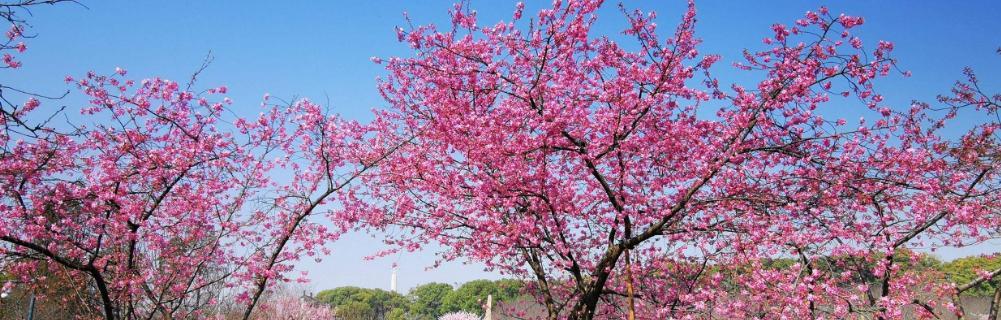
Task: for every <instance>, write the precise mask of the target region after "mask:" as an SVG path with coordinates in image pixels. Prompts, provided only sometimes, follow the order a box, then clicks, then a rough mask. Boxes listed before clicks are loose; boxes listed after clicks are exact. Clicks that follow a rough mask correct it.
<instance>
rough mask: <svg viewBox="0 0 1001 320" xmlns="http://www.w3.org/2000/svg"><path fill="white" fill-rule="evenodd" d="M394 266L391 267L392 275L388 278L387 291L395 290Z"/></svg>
mask: <svg viewBox="0 0 1001 320" xmlns="http://www.w3.org/2000/svg"><path fill="white" fill-rule="evenodd" d="M396 269H397V268H396V267H393V275H392V276H390V278H389V291H390V292H396Z"/></svg>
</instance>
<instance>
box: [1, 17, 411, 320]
mask: <svg viewBox="0 0 1001 320" xmlns="http://www.w3.org/2000/svg"><path fill="white" fill-rule="evenodd" d="M8 20H9V21H12V22H14V26H13V27H12V28H11V31H10V32H9V34H8V38H9V39H10V40H11V41H14V40H16V39H18V38H19V37H21V36H22V35H23V34H24V31H23V30H24V29H23V27H22V26H21V25H20V24H17V23H16V22H17V21H18V20H14V19H13V18H8ZM24 47H25V46H24V45H23V44H18V45H13V46H11V45H5V46H4V47H3V48H2V49H3V50H16V51H23V50H24V49H23V48H24ZM6 60H10V61H11V62H8V66H10V67H11V68H15V67H17V66H19V62H16V60H13V59H12V58H11V59H6ZM207 65H208V61H206V64H205V65H203V66H202V68H200V69H199V70H198V71H197V72H195V74H194V75H193V76H192V77H191V79H190V81H188V82H187V83H179V82H176V81H171V80H167V79H161V78H150V79H145V80H139V81H136V80H132V79H130V78H128V77H127V71H126V70H124V69H121V68H118V69H116V70H115V72H114V73H112V74H109V75H102V74H98V73H93V72H92V73H88V74H87V75H86V76H84V77H82V78H80V79H75V78H73V77H67V78H66V82H67V83H69V84H71V85H73V86H75V87H76V89H77V90H78V91H79V92H81V93H83V94H84V95H85V96H86V97H87V98H88V101H87V103H86V105H85V106H82V107H80V108H79V109H72V108H69V110H66V111H65V112H66V113H67V114H69V113H76V112H79V115H73V116H72V118H73V119H74V120H72V121H69V120H68V121H66V123H55V122H54V121H52V119H54V117H53V115H54V114H55V115H59V114H60V113H61V112H63V110H62V109H55V108H53V107H51V106H47V105H46V104H44V103H43V102H41V100H39V99H38V98H37V96H34V95H29V94H27V93H26V92H23V91H17V93H20V94H22V95H29V97H28V98H26V101H25V102H23V103H21V104H15V103H10V102H8V101H7V100H6V99H5V102H6V103H5V104H4V105H3V108H2V111H3V112H2V114H0V126H2V128H3V130H2V133H0V181H2V183H0V194H2V196H0V243H2V245H0V257H2V259H3V260H2V269H3V272H4V273H5V274H7V275H9V276H12V277H15V278H16V279H17V280H18V281H19V282H20V283H22V284H23V285H26V286H43V285H44V283H45V282H44V281H43V280H44V279H41V278H40V277H37V274H36V271H37V270H40V268H43V267H44V268H45V270H49V272H56V273H59V274H60V275H62V276H63V277H66V278H67V279H72V282H73V283H74V284H75V285H77V286H79V287H81V288H83V290H84V291H87V292H90V293H91V298H90V300H89V303H90V305H91V306H92V308H93V309H94V312H93V314H94V315H98V314H100V315H103V316H104V317H105V318H106V319H120V318H124V319H137V318H147V319H148V318H151V317H163V318H201V317H206V316H208V314H206V312H207V310H209V309H210V308H209V307H210V306H211V305H213V304H215V303H216V302H217V301H218V300H219V299H220V297H221V295H223V294H227V293H235V294H237V295H238V296H237V298H238V299H239V301H242V302H245V303H246V307H245V309H244V312H243V313H244V318H245V319H246V318H250V317H251V315H252V313H253V311H254V310H255V307H256V305H257V302H258V300H259V298H260V296H261V295H262V294H263V293H264V292H265V291H267V290H268V289H269V288H271V287H272V286H274V285H275V284H279V283H281V282H286V281H289V280H290V279H289V272H290V271H291V270H292V267H293V265H294V262H295V261H297V260H299V259H301V258H303V257H304V256H312V257H314V258H315V259H319V255H318V254H319V253H325V252H326V250H327V249H326V248H325V247H324V245H325V244H326V243H327V242H328V241H330V240H334V239H336V238H337V235H338V234H339V233H340V232H342V231H344V230H346V229H347V228H348V227H349V225H350V223H351V222H352V221H349V220H337V221H335V222H333V223H329V224H321V223H319V221H318V219H317V218H314V217H316V216H321V215H324V214H333V213H334V212H338V213H341V212H343V211H350V210H352V208H350V207H345V206H341V205H336V203H337V202H338V201H339V200H340V198H350V197H351V195H350V193H351V191H350V189H351V188H353V186H354V185H353V184H352V181H354V180H356V178H357V177H358V176H360V175H362V174H363V173H364V172H366V171H367V170H368V169H369V168H371V167H372V166H374V165H376V164H377V163H378V162H379V161H380V160H381V159H383V158H384V156H383V154H384V153H386V152H390V151H391V150H393V143H391V142H386V141H385V140H382V139H381V138H380V137H377V136H374V135H372V134H370V132H373V130H374V128H377V127H378V126H381V125H385V123H384V122H378V121H376V122H373V123H372V124H370V125H363V124H360V123H356V122H352V121H346V120H342V119H339V118H338V117H336V116H334V115H329V114H328V113H327V112H326V110H325V109H324V108H323V107H320V106H319V105H317V104H314V103H312V102H310V101H309V100H298V101H294V102H291V103H280V104H276V103H272V102H269V99H267V98H266V99H265V102H264V103H263V105H262V111H263V112H261V115H260V116H259V117H257V118H256V119H245V118H240V117H237V116H234V114H235V112H234V110H232V109H230V105H231V104H232V101H230V99H229V98H226V97H225V94H226V93H227V91H228V89H227V88H226V87H225V86H221V87H214V88H209V89H204V90H199V89H196V79H197V76H198V74H199V73H200V72H202V71H203V70H204V69H205V67H207ZM4 88H5V89H7V88H9V87H6V86H5V87H4ZM66 118H67V119H69V118H71V117H66ZM397 144H398V142H397ZM345 216H354V215H348V214H345ZM341 222H343V223H341ZM7 285H10V282H8V283H7ZM81 316H86V315H81Z"/></svg>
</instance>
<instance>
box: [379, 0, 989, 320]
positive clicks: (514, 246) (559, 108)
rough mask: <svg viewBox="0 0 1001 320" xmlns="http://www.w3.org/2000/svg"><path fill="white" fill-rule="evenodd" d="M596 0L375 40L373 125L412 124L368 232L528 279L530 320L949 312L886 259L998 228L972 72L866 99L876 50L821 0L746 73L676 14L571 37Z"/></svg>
mask: <svg viewBox="0 0 1001 320" xmlns="http://www.w3.org/2000/svg"><path fill="white" fill-rule="evenodd" d="M601 5H602V1H586V0H581V1H554V3H553V6H552V7H551V8H547V9H544V10H541V11H539V12H538V13H537V14H536V15H534V16H533V17H532V18H529V19H527V21H526V19H525V18H523V7H524V6H523V5H521V4H519V5H517V7H516V9H515V11H514V14H513V17H512V19H511V20H510V21H509V22H505V21H502V22H498V23H495V24H488V25H484V24H481V23H480V21H478V19H477V14H476V11H473V10H471V9H470V8H468V6H466V5H465V4H459V5H456V6H455V8H454V9H453V10H452V11H451V17H452V23H451V25H450V26H448V27H447V28H439V27H438V26H435V25H418V26H411V27H410V28H408V29H402V28H401V29H399V30H398V35H399V40H400V41H401V42H404V43H406V44H407V45H409V46H410V48H411V49H412V50H413V54H412V56H409V57H394V58H389V59H385V60H384V59H381V58H373V61H374V62H376V63H385V64H386V69H387V70H388V72H389V74H388V75H387V76H386V77H385V79H383V80H382V82H381V84H380V90H381V92H382V94H383V96H384V97H385V99H386V100H387V101H388V102H389V103H390V105H391V108H392V111H391V112H390V115H388V116H387V117H388V118H394V119H395V121H396V122H397V123H398V124H399V125H398V126H396V127H394V128H393V129H394V130H395V131H394V132H391V133H386V134H395V135H397V136H398V137H412V139H410V140H409V141H410V143H407V144H405V145H404V146H402V147H401V148H400V149H399V150H398V151H397V152H396V153H393V154H392V155H390V160H391V161H387V162H386V163H385V165H384V166H381V167H380V168H379V169H378V171H379V172H380V173H379V174H377V175H372V176H371V177H368V179H367V180H366V182H367V183H368V184H369V185H370V189H371V190H370V191H371V192H372V193H371V194H369V195H368V196H369V197H370V199H373V200H371V201H372V203H373V204H374V205H378V206H381V207H383V208H384V209H385V214H384V215H382V216H370V217H367V219H368V220H367V221H368V223H370V224H372V225H374V226H383V227H386V228H389V227H392V228H404V229H406V230H410V231H412V232H402V233H397V234H400V236H398V237H394V238H392V239H389V240H387V242H388V243H389V244H391V245H394V246H396V247H397V248H399V249H404V250H413V249H415V248H419V247H422V246H424V245H426V244H428V243H436V244H440V245H444V246H445V247H447V248H448V249H447V251H444V252H442V259H444V260H454V259H460V258H464V259H471V260H475V261H481V262H484V263H486V264H487V266H488V267H490V268H495V269H499V270H501V271H502V272H505V273H508V274H513V275H518V276H522V277H526V278H529V279H533V280H535V281H534V288H533V289H534V292H535V293H536V294H537V297H538V298H539V301H540V302H541V303H543V304H544V305H545V306H546V308H547V313H548V316H547V317H548V318H550V319H556V318H570V319H591V318H595V317H600V318H627V317H628V318H634V317H636V318H644V319H647V318H649V319H654V318H658V319H660V318H665V317H670V318H751V317H768V318H782V317H791V318H808V317H810V318H816V317H823V318H844V317H873V316H874V317H879V318H900V317H902V314H903V312H904V311H905V310H910V309H907V308H911V309H916V310H917V311H916V312H918V313H921V312H924V313H922V316H927V317H931V316H933V314H932V313H935V312H938V313H941V312H949V313H956V314H962V310H958V309H957V307H956V306H955V304H950V303H949V302H948V301H947V299H948V297H950V296H951V295H952V294H953V293H954V292H955V290H956V287H955V286H952V285H948V284H944V283H941V282H935V281H930V280H929V279H930V277H927V276H925V275H923V274H920V273H918V272H913V271H907V270H905V269H902V268H900V264H901V262H900V261H899V260H900V259H899V257H900V256H901V255H902V254H903V252H906V251H907V250H906V249H908V248H912V247H921V246H964V245H969V244H974V243H978V242H982V241H984V240H987V239H990V238H992V237H996V236H997V234H998V231H999V222H998V221H1001V219H999V218H1001V217H999V216H998V211H997V210H996V208H997V206H996V205H997V203H998V202H997V201H998V195H999V194H998V192H997V188H998V186H999V185H998V182H999V181H998V177H997V164H996V161H994V160H995V159H996V155H997V153H996V150H997V149H996V145H997V136H996V134H995V130H996V129H997V127H998V123H999V122H998V121H996V120H995V119H996V117H997V106H998V102H999V101H1001V99H999V96H998V95H989V94H987V93H984V92H983V91H981V90H980V88H979V86H978V85H977V81H976V78H975V77H973V76H972V72H968V74H969V77H968V79H967V80H966V81H964V82H960V83H958V84H957V85H956V88H955V89H954V90H953V92H952V94H951V95H948V96H944V97H942V98H941V99H940V101H939V102H938V103H937V104H936V105H943V106H944V107H934V106H932V105H930V104H924V103H914V104H913V105H912V106H909V108H908V107H903V108H901V107H899V106H889V105H887V104H886V103H884V102H883V100H884V97H883V96H882V95H880V94H879V93H878V92H877V91H876V88H875V86H874V81H875V80H876V79H877V78H880V77H884V76H887V75H889V74H891V73H897V72H898V70H897V69H896V67H895V61H894V59H893V58H892V57H891V56H890V53H891V51H892V50H893V44H892V43H890V42H886V41H879V42H878V43H875V48H874V49H871V50H868V49H866V47H867V45H866V42H864V41H862V40H861V39H859V38H857V37H856V36H854V35H853V33H852V31H853V30H854V29H855V28H858V27H859V26H860V25H862V24H863V22H864V20H863V19H862V18H860V17H853V16H848V15H833V14H831V13H829V12H828V10H827V9H825V8H821V9H820V10H818V11H815V12H808V13H806V15H805V16H804V17H803V18H801V19H799V20H796V21H795V23H793V24H791V25H784V24H775V25H773V27H772V34H771V35H770V36H769V37H768V38H766V39H765V40H764V44H765V46H766V47H767V48H766V49H764V50H762V51H757V52H755V51H747V52H745V54H744V57H743V60H744V61H743V62H741V63H738V64H736V66H735V67H736V68H738V69H741V70H745V71H746V72H751V73H755V74H757V75H759V77H760V78H761V79H762V80H761V81H759V82H757V83H748V84H739V83H732V84H725V82H724V83H721V82H722V80H721V79H717V78H715V77H713V76H712V74H711V73H710V72H709V71H710V67H711V66H713V64H714V63H715V62H717V61H718V60H719V59H720V56H718V55H713V54H702V53H701V52H700V51H699V49H698V47H699V43H700V40H699V39H698V38H697V37H696V36H695V24H696V10H695V6H694V5H693V4H689V7H688V9H687V11H685V13H684V14H683V16H682V18H681V21H680V23H678V25H677V27H676V28H674V29H673V30H670V32H668V34H667V36H663V35H662V32H661V31H660V30H661V29H659V28H658V26H657V25H656V23H654V20H655V19H656V15H655V14H653V13H643V12H639V11H629V10H627V9H625V8H623V9H622V11H623V14H624V15H625V17H626V19H627V20H628V22H629V28H627V29H626V30H625V31H624V32H623V34H624V35H625V36H626V37H627V38H632V39H634V40H635V41H630V43H629V45H625V44H623V43H620V42H619V41H617V40H614V38H613V37H610V36H603V35H596V34H593V32H592V30H591V28H592V26H593V25H594V23H595V22H596V21H597V19H598V16H597V14H596V10H597V9H598V8H599V7H600V6H601ZM633 44H635V45H633ZM633 47H634V48H636V49H628V48H633ZM902 73H903V74H904V75H906V73H905V72H902ZM960 113H967V114H974V115H975V116H974V117H977V119H983V120H980V121H979V122H978V121H970V122H966V121H955V120H954V118H955V117H956V116H957V114H960ZM844 114H854V115H856V116H861V117H860V118H859V119H858V120H857V121H854V120H852V121H851V122H849V121H848V120H844V119H840V118H839V117H838V116H839V115H840V116H843V115H844ZM983 115H986V116H983ZM946 128H948V130H949V131H951V132H960V133H959V134H955V133H953V134H950V133H947V132H946V131H947V130H946ZM397 139H400V138H397ZM912 256H913V257H917V256H919V255H912ZM778 258H794V259H796V261H797V263H795V264H793V265H791V266H788V267H786V268H770V267H768V266H767V263H768V261H770V260H774V259H778ZM914 259H917V258H914ZM993 276H996V273H991V272H989V271H988V272H986V273H985V274H984V277H985V278H989V277H993ZM960 289H962V288H960ZM942 298H945V299H946V300H943V299H942ZM935 316H937V315H935Z"/></svg>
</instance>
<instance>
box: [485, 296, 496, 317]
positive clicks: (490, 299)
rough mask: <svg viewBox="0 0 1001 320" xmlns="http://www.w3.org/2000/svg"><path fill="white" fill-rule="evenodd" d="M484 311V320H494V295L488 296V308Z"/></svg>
mask: <svg viewBox="0 0 1001 320" xmlns="http://www.w3.org/2000/svg"><path fill="white" fill-rule="evenodd" d="M484 309H486V310H483V320H493V318H494V310H493V309H494V295H492V294H488V295H487V307H486V308H484Z"/></svg>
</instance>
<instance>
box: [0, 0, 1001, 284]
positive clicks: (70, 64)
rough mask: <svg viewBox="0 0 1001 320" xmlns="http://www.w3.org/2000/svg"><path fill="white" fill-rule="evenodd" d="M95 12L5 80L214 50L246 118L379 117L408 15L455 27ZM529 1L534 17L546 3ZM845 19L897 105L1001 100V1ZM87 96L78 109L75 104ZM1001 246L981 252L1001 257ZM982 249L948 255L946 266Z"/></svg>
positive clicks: (315, 272) (337, 278) (611, 6)
mask: <svg viewBox="0 0 1001 320" xmlns="http://www.w3.org/2000/svg"><path fill="white" fill-rule="evenodd" d="M81 2H83V3H84V4H85V5H86V6H87V7H88V8H83V7H80V6H76V5H72V4H68V5H61V6H56V7H43V8H38V9H35V10H34V11H33V13H34V15H35V16H34V17H32V18H31V23H32V24H33V25H34V29H33V30H34V31H35V32H36V33H38V34H39V37H38V38H36V39H32V40H30V42H29V43H28V47H29V52H28V53H27V54H26V56H25V57H24V59H23V61H24V67H23V69H22V70H20V71H17V72H4V73H3V74H2V75H0V81H4V82H5V83H9V82H12V81H16V82H15V83H17V84H19V85H20V86H21V87H23V88H25V89H32V90H35V91H40V92H43V93H56V92H61V91H62V90H65V89H66V86H65V85H64V84H63V82H62V79H63V77H64V76H66V75H75V76H79V75H82V74H84V73H85V72H87V71H88V70H98V71H101V72H105V73H110V72H111V71H112V70H114V68H115V67H116V66H121V67H124V68H126V69H128V70H129V72H130V76H132V77H149V76H153V75H158V76H163V77H166V78H172V79H178V80H181V79H186V78H187V77H188V76H189V75H190V73H191V72H192V71H194V70H195V69H196V68H197V67H198V65H199V64H200V62H201V60H202V58H203V57H204V56H205V55H206V54H207V53H208V52H209V51H211V52H212V53H213V56H214V57H215V62H214V63H213V64H212V65H211V67H210V68H209V69H208V70H207V71H206V73H204V76H203V77H202V78H201V84H202V85H203V86H206V87H207V86H215V85H219V84H225V85H228V86H229V88H230V97H232V98H233V100H234V101H235V102H236V106H235V107H234V109H238V110H240V111H241V112H245V113H244V114H254V113H256V112H258V111H259V109H258V104H259V101H260V97H261V96H262V95H263V94H264V93H270V94H271V95H272V96H276V97H280V98H285V99H292V98H294V97H310V98H312V99H313V100H315V101H319V102H323V101H327V99H328V97H329V101H330V105H331V108H332V110H334V111H336V112H339V113H341V114H342V115H344V116H345V117H347V118H354V119H359V120H366V119H369V118H370V116H369V110H370V109H371V108H378V107H381V106H382V105H383V102H382V101H381V99H380V97H379V96H378V93H377V91H376V89H375V78H376V77H377V76H379V75H381V74H383V70H382V68H381V67H380V66H378V65H375V64H372V63H370V62H369V60H368V59H369V57H371V56H382V57H386V56H393V55H406V54H407V51H406V47H405V46H403V45H401V44H399V43H397V42H396V36H395V33H394V31H393V28H394V27H395V26H397V25H400V24H403V23H404V21H403V18H402V15H401V13H402V12H404V11H407V12H409V13H410V16H411V17H412V18H413V20H414V21H415V22H416V23H427V22H434V23H439V24H441V23H444V22H447V21H448V18H447V10H448V8H449V7H450V6H451V3H450V2H445V1H419V2H417V1H415V2H402V1H353V2H346V3H336V4H335V3H334V2H333V1H322V2H321V1H314V2H306V1H290V2H288V3H283V2H281V1H225V2H224V1H173V2H167V1H156V2H154V1H104V0H101V1H96V0H95V1H88V0H81ZM548 2H549V1H545V2H528V8H527V10H526V15H527V13H528V12H530V11H532V10H534V9H536V8H539V7H540V6H541V5H545V3H548ZM825 3H826V5H827V6H828V7H829V8H830V9H831V11H832V12H834V13H838V12H846V13H848V14H852V15H861V16H864V17H865V18H866V23H865V25H864V26H863V27H862V29H861V31H860V35H862V36H863V38H864V39H865V40H867V42H868V43H872V42H874V41H876V40H879V39H886V40H891V41H894V42H895V43H896V48H897V49H896V51H895V52H896V56H897V57H898V58H899V59H900V63H901V67H902V68H903V69H907V70H911V71H912V72H913V77H911V78H908V79H901V78H894V79H890V80H888V81H883V82H881V83H880V86H879V89H880V90H881V91H882V92H883V93H884V94H885V95H886V96H887V101H888V102H889V103H890V104H893V105H894V106H896V107H906V106H907V105H908V104H909V102H910V101H911V100H912V99H918V100H925V101H932V100H933V98H934V96H935V94H937V93H940V92H944V91H946V90H948V87H949V85H950V84H951V83H952V81H953V80H955V79H958V78H959V77H960V76H961V74H960V71H961V70H962V68H963V67H964V66H972V67H974V68H975V69H977V70H979V72H980V74H981V78H982V80H984V82H985V85H986V87H987V88H995V89H996V91H1001V85H999V83H1001V74H999V73H998V71H1001V56H999V55H998V54H997V53H996V52H995V50H997V48H998V47H1001V19H998V17H999V16H1001V2H999V1H939V2H931V1H849V2H841V1H828V2H825ZM616 4H617V2H609V3H606V5H605V8H604V9H603V15H602V21H601V22H600V24H599V25H598V28H597V30H594V31H595V33H601V34H617V33H618V32H619V31H620V30H622V29H623V26H624V23H623V19H622V17H621V15H620V14H619V12H618V10H617V8H616ZM819 5H820V3H816V4H814V3H807V2H805V1H776V2H767V3H766V2H758V1H714V2H710V1H702V2H699V3H698V8H699V9H698V10H699V18H698V19H699V24H698V34H699V36H700V37H701V38H703V39H704V40H705V44H704V46H703V47H702V50H703V52H709V53H718V54H721V55H723V57H724V61H726V62H732V61H734V60H733V59H738V58H739V57H740V52H741V50H742V48H745V47H757V46H759V45H760V43H761V38H763V37H765V36H768V34H769V26H770V25H771V24H772V23H775V22H783V23H790V22H791V21H793V20H794V19H797V18H799V17H801V16H802V14H803V13H804V12H805V11H807V10H815V9H816V8H817V7H818V6H819ZM627 6H628V7H631V8H640V9H644V10H650V9H653V10H656V11H658V14H659V17H660V20H659V21H658V24H659V25H660V26H662V28H673V24H674V23H675V22H676V21H677V19H678V17H679V16H680V15H681V10H682V9H683V7H684V4H683V2H682V1H648V2H629V3H627ZM473 7H474V8H475V9H477V10H478V11H479V12H480V16H481V18H482V20H481V21H484V22H489V23H492V22H494V21H497V20H498V19H509V17H510V14H511V10H512V8H513V7H514V2H506V1H485V0H477V1H473ZM731 70H732V68H730V67H728V65H726V64H719V65H718V67H716V68H715V70H714V71H715V74H716V75H717V76H719V77H720V78H721V81H723V82H724V83H726V82H727V81H728V80H730V81H732V80H731V79H746V76H742V75H740V74H738V73H735V72H733V71H731ZM75 101H79V100H77V99H76V98H70V99H67V100H66V103H68V104H71V105H72V103H74V102H75ZM994 245H995V246H994V247H993V248H991V247H987V248H986V249H985V248H983V247H982V248H980V249H975V250H974V251H977V250H992V251H996V250H997V248H998V247H997V246H999V244H997V243H995V244H994ZM332 248H333V249H334V254H333V255H332V256H330V257H327V258H326V259H325V260H324V261H323V262H322V263H319V264H316V263H312V262H305V263H303V268H304V269H306V270H308V271H309V272H310V277H311V278H312V279H313V284H312V286H313V287H314V288H316V289H323V288H330V287H334V286H341V285H357V286H363V287H381V288H386V287H388V285H389V274H390V265H391V264H392V263H393V262H394V261H396V260H397V259H398V261H399V262H400V265H401V270H400V287H401V288H402V289H404V290H406V289H407V288H409V287H412V286H414V285H417V284H420V283H426V282H431V281H438V282H448V283H456V282H464V281H468V280H472V279H477V278H496V277H498V276H497V275H495V274H491V273H487V272H483V271H481V269H482V268H481V267H479V266H478V265H475V264H473V265H463V264H461V263H451V264H446V265H445V266H444V267H442V268H439V269H436V270H430V271H425V270H424V269H425V268H426V267H428V266H430V264H431V263H432V261H433V256H432V255H431V253H416V254H405V255H401V256H399V257H392V258H387V259H381V260H376V261H362V260H361V258H362V257H364V256H366V255H368V254H370V253H373V252H375V251H377V250H379V249H381V248H382V247H381V245H380V244H379V242H378V241H377V240H372V239H371V238H370V237H369V236H366V235H350V236H348V237H346V238H344V239H342V240H341V241H340V242H338V243H336V244H334V245H333V246H332ZM969 252H971V251H969V250H967V251H955V250H950V251H943V252H940V253H939V255H940V256H941V257H943V258H946V259H948V258H953V257H955V256H956V255H961V254H966V253H969Z"/></svg>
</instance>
